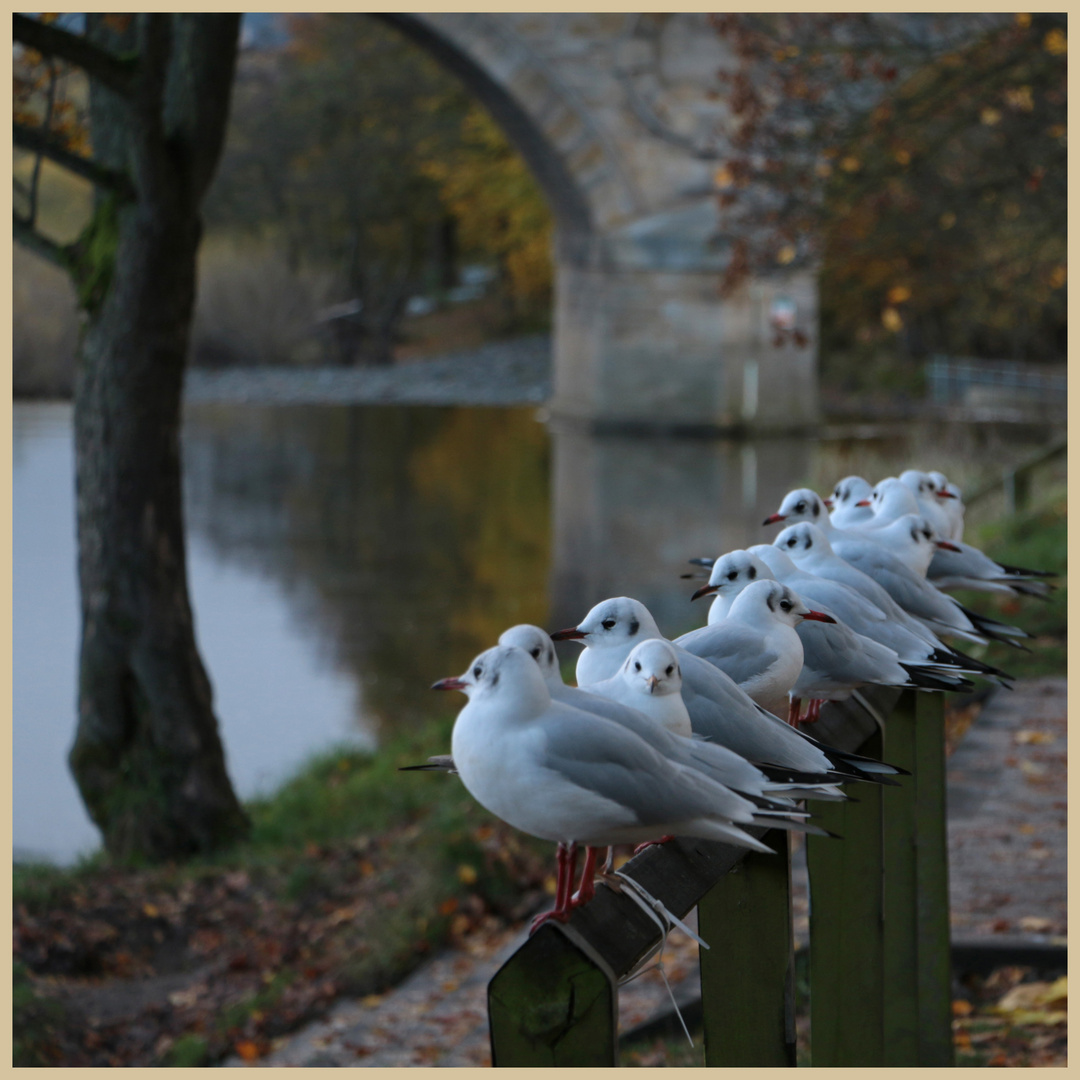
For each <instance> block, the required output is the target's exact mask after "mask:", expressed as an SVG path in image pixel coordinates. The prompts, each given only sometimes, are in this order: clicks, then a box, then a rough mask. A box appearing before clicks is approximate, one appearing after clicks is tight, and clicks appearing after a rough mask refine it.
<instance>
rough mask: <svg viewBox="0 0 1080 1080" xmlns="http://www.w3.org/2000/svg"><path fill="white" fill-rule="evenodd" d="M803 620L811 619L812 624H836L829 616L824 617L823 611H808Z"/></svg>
mask: <svg viewBox="0 0 1080 1080" xmlns="http://www.w3.org/2000/svg"><path fill="white" fill-rule="evenodd" d="M803 618H804V619H812V620H813V621H814V622H831V623H834V622H836V620H835V619H834V618H833V617H832V616H831V615H826V614H825V612H824V611H808V612H807V613H806V614H805V615H804V616H803Z"/></svg>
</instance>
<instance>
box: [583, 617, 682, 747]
mask: <svg viewBox="0 0 1080 1080" xmlns="http://www.w3.org/2000/svg"><path fill="white" fill-rule="evenodd" d="M586 693H589V694H593V695H599V696H600V697H604V698H608V699H609V700H611V701H616V702H618V703H619V704H620V705H625V706H628V707H629V708H631V709H637V710H638V711H639V712H643V713H645V715H646V716H649V717H650V718H651V719H652V720H653V721H655V722H656V723H658V724H659V725H660V726H661V727H663V728H664V729H665V730H667V731H670V732H671V733H672V734H673V735H682V736H683V737H684V738H687V739H689V738H690V737H691V736H692V735H693V727H692V726H691V724H690V714H689V713H688V712H687V711H686V704H685V703H684V702H683V699H682V672H681V671H680V670H679V657H678V654H677V653H676V652H675V649H674V647H673V646H671V645H669V644H668V643H667V642H666V641H664V640H663V639H662V638H650V639H649V640H648V641H643V642H641V643H640V644H639V645H635V646H634V648H633V649H631V650H630V655H629V656H628V657H627V658H626V659H625V660H624V661H623V665H622V667H621V668H619V670H618V672H616V674H614V675H613V676H612V677H611V678H610V679H604V680H603V681H602V682H596V683H592V684H591V685H590V686H589V687H588V688H587V689H586Z"/></svg>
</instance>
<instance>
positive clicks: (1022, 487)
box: [964, 438, 1069, 514]
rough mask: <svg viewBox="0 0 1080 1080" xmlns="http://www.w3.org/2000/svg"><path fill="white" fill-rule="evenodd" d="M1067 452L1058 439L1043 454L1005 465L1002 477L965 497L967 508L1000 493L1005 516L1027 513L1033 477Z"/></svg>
mask: <svg viewBox="0 0 1080 1080" xmlns="http://www.w3.org/2000/svg"><path fill="white" fill-rule="evenodd" d="M1068 452H1069V440H1068V439H1067V438H1065V439H1057V440H1055V441H1054V442H1053V443H1051V444H1050V446H1048V447H1047V448H1046V449H1045V450H1040V451H1039V452H1038V453H1037V454H1035V455H1034V456H1032V457H1029V458H1026V459H1025V460H1024V461H1021V462H1020V463H1019V464H1017V465H1007V466H1006V467H1005V468H1003V469H1002V470H1001V477H1000V479H997V480H991V481H990V483H988V484H984V485H983V486H982V487H980V488H977V489H976V490H975V491H973V492H971V494H970V495H965V496H964V503H965V505H966V506H969V507H970V506H974V505H975V504H976V503H980V502H982V501H983V499H985V498H986V497H987V496H989V495H993V494H996V493H997V492H999V491H1000V492H1001V493H1002V495H1003V496H1004V499H1005V513H1006V514H1015V513H1017V512H1018V511H1020V510H1026V509H1027V506H1028V503H1029V502H1030V501H1031V482H1032V476H1033V474H1034V473H1036V472H1037V471H1038V470H1039V469H1041V468H1042V467H1043V466H1044V465H1049V464H1050V463H1052V462H1054V461H1057V460H1058V458H1062V457H1065V455H1066V454H1067V453H1068Z"/></svg>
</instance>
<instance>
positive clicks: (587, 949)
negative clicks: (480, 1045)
mask: <svg viewBox="0 0 1080 1080" xmlns="http://www.w3.org/2000/svg"><path fill="white" fill-rule="evenodd" d="M488 1019H489V1024H490V1028H491V1063H492V1065H495V1066H499V1067H502V1068H505V1067H507V1066H570V1065H574V1066H578V1065H580V1066H590V1065H591V1066H594V1067H603V1066H608V1067H610V1066H613V1065H617V1064H618V1060H617V1054H618V1044H619V1041H618V995H617V990H616V985H615V977H614V975H613V974H612V972H611V969H610V968H609V967H608V966H607V964H605V963H604V961H603V960H602V959H601V958H600V957H599V956H598V955H597V954H596V952H595V950H593V949H592V947H591V946H590V945H589V944H588V943H587V942H586V941H585V940H584V939H583V938H582V937H581V936H580V935H579V934H577V933H575V931H574V930H573V929H572V928H570V927H565V926H554V925H552V924H551V923H547V924H546V925H544V926H541V927H540V929H539V930H537V932H536V933H535V934H533V936H532V937H531V938H529V940H528V941H526V942H525V944H524V945H522V947H521V948H520V949H518V951H517V952H516V953H514V955H513V956H512V957H510V959H509V960H507V961H506V963H505V964H503V966H502V967H501V968H499V970H498V971H497V972H496V973H495V976H494V977H493V978H492V980H491V982H490V983H489V984H488Z"/></svg>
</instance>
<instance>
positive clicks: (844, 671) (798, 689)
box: [694, 548, 971, 724]
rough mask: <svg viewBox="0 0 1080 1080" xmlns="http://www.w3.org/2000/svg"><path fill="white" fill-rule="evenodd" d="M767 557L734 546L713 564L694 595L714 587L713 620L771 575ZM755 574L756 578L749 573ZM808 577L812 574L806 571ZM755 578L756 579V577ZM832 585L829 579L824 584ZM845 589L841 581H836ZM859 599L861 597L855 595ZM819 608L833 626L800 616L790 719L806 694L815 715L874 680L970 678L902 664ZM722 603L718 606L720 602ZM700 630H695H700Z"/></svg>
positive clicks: (955, 684) (952, 681)
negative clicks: (799, 655)
mask: <svg viewBox="0 0 1080 1080" xmlns="http://www.w3.org/2000/svg"><path fill="white" fill-rule="evenodd" d="M771 551H772V552H774V553H775V554H776V555H777V556H778V557H779V558H780V559H783V560H786V561H787V562H788V563H789V564H790V566H791V569H792V571H793V572H794V573H795V574H796V575H798V573H799V571H798V570H797V569H796V568H795V565H794V563H791V562H790V560H788V559H787V557H786V556H785V555H784V554H783V553H782V552H780V551H778V550H777V549H776V548H772V549H771ZM772 573H773V572H772V570H771V569H770V568H769V566H768V565H766V563H765V561H764V560H763V559H762V558H760V557H758V556H757V555H755V554H753V553H751V552H749V551H741V550H739V551H730V552H728V553H727V554H726V555H723V556H721V557H720V558H719V559H717V560H716V562H715V563H714V564H713V569H712V575H711V577H710V578H709V584H708V585H707V586H705V587H704V588H703V589H699V590H698V591H697V593H695V594H694V595H695V597H697V596H699V595H705V594H707V593H709V592H714V593H715V595H716V599H715V600H714V601H713V605H712V607H711V608H710V610H709V625H710V627H711V626H713V625H718V624H719V625H722V621H721V620H723V618H724V612H725V610H728V609H730V610H732V611H734V608H735V605H736V604H737V603H738V602H739V599H737V598H741V597H742V596H743V595H745V594H746V593H748V592H749V591H750V590H751V589H753V588H756V587H757V585H758V583H759V582H760V580H761V579H762V578H768V577H770V576H772ZM751 574H753V577H751ZM803 576H804V577H809V575H803ZM755 578H756V579H757V580H754V579H755ZM823 584H826V585H828V584H829V583H823ZM834 587H835V589H836V590H843V586H839V585H836V586H834ZM856 600H858V597H856ZM814 604H815V607H816V608H818V609H819V610H822V611H824V613H825V614H827V615H830V616H832V617H833V622H834V624H835V625H829V626H821V625H819V623H818V621H805V620H804V621H802V622H800V623H798V624H797V625H796V627H795V633H796V634H797V636H798V638H799V641H800V642H801V644H802V649H803V664H802V669H801V670H800V672H799V675H798V678H797V679H796V681H795V683H794V685H793V686H792V688H791V691H790V692H791V706H790V708H789V710H788V722H789V723H791V724H794V723H796V722H797V721H798V716H799V708H800V704H801V699H802V698H808V699H809V700H810V707H809V712H808V714H807V719H808V720H810V721H813V720H816V719H817V718H818V714H819V712H820V709H821V705H822V704H823V703H824V702H825V701H844V700H846V699H847V698H849V697H850V696H851V694H852V693H853V692H854V690H855V689H856V688H857V687H859V686H864V685H866V684H868V683H873V684H877V685H882V686H922V687H925V688H926V689H937V690H944V689H964V688H969V687H970V685H971V684H970V683H968V682H967V681H966V680H965V679H963V678H961V677H958V676H957V675H955V674H954V675H942V674H940V673H936V672H933V671H929V670H927V669H926V668H925V667H924V668H920V667H919V666H918V665H912V666H911V667H908V666H906V665H902V664H901V663H900V660H899V658H898V656H897V654H896V653H895V652H894V651H893V650H892V649H890V648H887V647H886V646H884V645H881V644H879V643H878V642H876V641H874V640H872V639H871V638H868V637H864V636H863V635H862V634H858V633H856V632H855V631H854V630H853V629H851V628H850V627H849V626H847V625H846V624H845V623H844V621H843V620H842V619H841V618H839V616H838V615H837V613H836V612H834V611H831V610H829V609H828V608H825V607H824V606H823V605H822V604H820V603H818V602H817V601H814ZM719 605H723V607H720V608H719V611H718V606H719ZM696 632H697V631H695V633H696Z"/></svg>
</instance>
